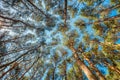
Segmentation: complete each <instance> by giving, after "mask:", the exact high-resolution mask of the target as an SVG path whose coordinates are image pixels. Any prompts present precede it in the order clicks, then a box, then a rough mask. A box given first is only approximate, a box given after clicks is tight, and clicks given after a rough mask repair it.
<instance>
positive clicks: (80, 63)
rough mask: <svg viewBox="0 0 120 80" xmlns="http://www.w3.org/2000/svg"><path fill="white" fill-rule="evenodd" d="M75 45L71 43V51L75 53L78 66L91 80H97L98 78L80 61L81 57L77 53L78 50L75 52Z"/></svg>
mask: <svg viewBox="0 0 120 80" xmlns="http://www.w3.org/2000/svg"><path fill="white" fill-rule="evenodd" d="M73 43H74V42H73V41H71V42H70V49H71V50H72V52H73V56H74V58H75V60H76V62H77V65H78V66H79V67H80V68H81V69H82V70H83V72H84V73H85V75H86V76H87V78H88V79H89V80H97V78H96V77H95V76H94V75H93V73H92V72H91V71H90V70H89V68H88V67H87V66H86V65H85V64H84V63H83V62H82V61H81V60H80V58H79V55H78V54H77V53H76V51H77V50H75V49H74V47H73Z"/></svg>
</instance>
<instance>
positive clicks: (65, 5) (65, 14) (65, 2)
mask: <svg viewBox="0 0 120 80" xmlns="http://www.w3.org/2000/svg"><path fill="white" fill-rule="evenodd" d="M66 20H67V0H64V25H65V26H66Z"/></svg>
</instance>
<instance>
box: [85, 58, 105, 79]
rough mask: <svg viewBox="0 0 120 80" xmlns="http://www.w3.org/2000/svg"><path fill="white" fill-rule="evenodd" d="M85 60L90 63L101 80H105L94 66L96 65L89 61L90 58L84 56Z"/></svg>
mask: <svg viewBox="0 0 120 80" xmlns="http://www.w3.org/2000/svg"><path fill="white" fill-rule="evenodd" d="M84 59H85V60H87V61H88V63H89V64H90V66H91V68H93V69H94V70H95V71H96V75H97V76H98V78H99V80H105V77H104V76H103V75H102V74H101V73H100V71H99V70H98V69H97V68H96V67H95V66H94V64H93V63H92V62H91V61H90V60H89V58H87V57H86V56H84Z"/></svg>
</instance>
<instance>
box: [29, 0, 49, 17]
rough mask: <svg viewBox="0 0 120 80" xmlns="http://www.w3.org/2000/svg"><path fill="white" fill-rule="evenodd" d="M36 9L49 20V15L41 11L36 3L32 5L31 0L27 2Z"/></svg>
mask: <svg viewBox="0 0 120 80" xmlns="http://www.w3.org/2000/svg"><path fill="white" fill-rule="evenodd" d="M27 1H28V2H29V3H30V4H31V5H32V6H33V7H34V8H36V9H37V10H38V11H40V12H41V13H42V14H43V15H44V16H45V17H47V18H49V17H48V16H47V14H45V13H44V12H43V11H42V10H41V9H39V8H38V7H37V6H36V5H35V4H34V3H32V2H31V1H30V0H27Z"/></svg>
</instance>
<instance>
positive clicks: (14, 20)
mask: <svg viewBox="0 0 120 80" xmlns="http://www.w3.org/2000/svg"><path fill="white" fill-rule="evenodd" d="M0 17H1V18H3V19H7V20H11V21H13V22H20V23H23V24H24V25H26V26H29V27H33V26H32V25H30V24H28V23H25V22H24V21H21V20H16V19H13V18H9V17H5V16H2V15H0Z"/></svg>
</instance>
